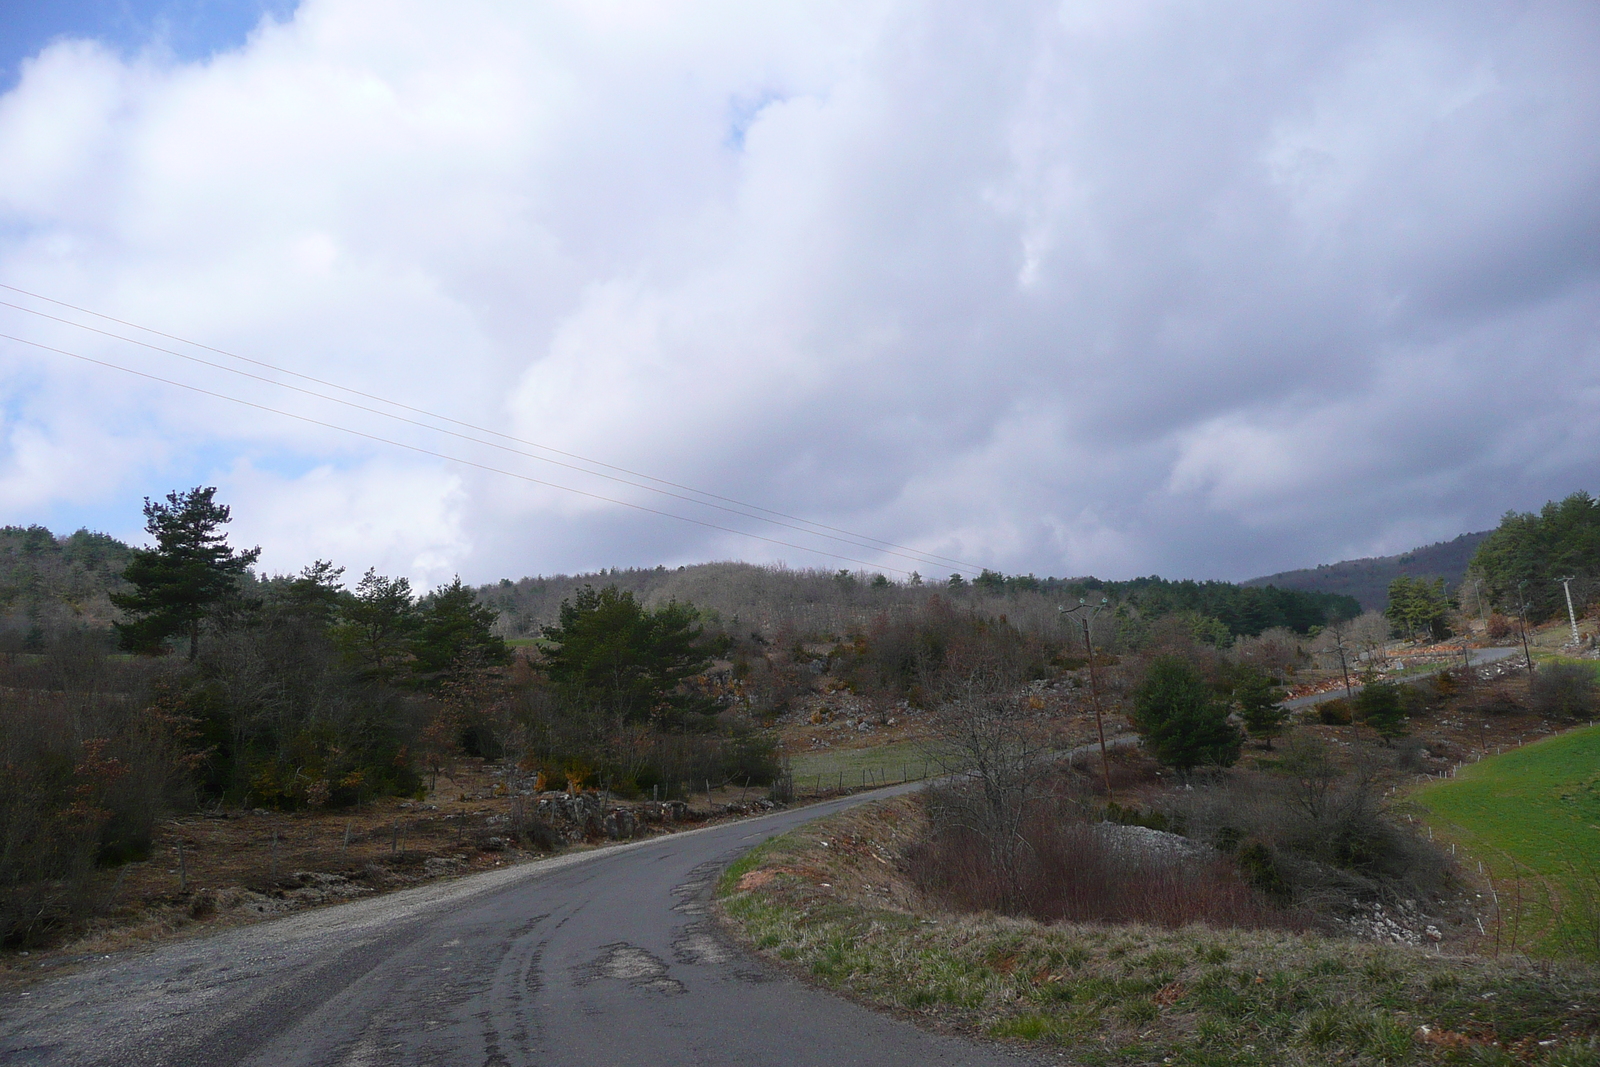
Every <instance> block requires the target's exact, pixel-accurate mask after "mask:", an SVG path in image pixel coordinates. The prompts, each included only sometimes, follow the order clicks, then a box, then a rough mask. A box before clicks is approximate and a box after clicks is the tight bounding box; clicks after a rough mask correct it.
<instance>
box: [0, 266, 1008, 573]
mask: <svg viewBox="0 0 1600 1067" xmlns="http://www.w3.org/2000/svg"><path fill="white" fill-rule="evenodd" d="M0 289H6V290H9V291H11V292H13V293H20V294H22V295H23V296H27V297H31V298H33V299H35V300H43V301H45V302H46V303H50V304H55V305H56V306H58V307H64V308H68V309H70V310H72V311H76V312H79V313H81V314H84V315H93V316H94V317H95V318H98V319H104V320H105V321H107V322H115V323H117V324H118V325H121V326H127V327H130V328H132V329H135V330H141V331H143V332H145V333H149V334H152V335H154V336H156V337H163V338H166V339H167V340H169V341H177V342H179V343H180V344H185V345H189V346H191V347H194V348H198V349H201V350H203V351H206V352H213V353H215V354H217V355H219V356H226V357H228V358H229V359H236V360H239V361H240V362H243V363H249V364H251V365H253V366H257V367H262V368H264V369H266V370H271V371H274V372H276V373H278V374H286V375H289V376H290V377H294V378H299V379H301V380H302V381H308V382H312V383H314V384H316V385H321V386H324V387H326V388H329V389H337V390H339V391H340V392H345V393H349V394H351V395H352V396H359V397H362V398H364V399H367V400H372V401H376V402H377V403H380V404H386V405H388V406H390V407H394V408H398V409H400V410H402V411H410V412H412V413H414V414H418V415H426V416H427V417H428V418H431V419H437V420H439V421H441V422H447V423H450V424H452V425H455V426H462V427H465V428H466V429H469V430H475V431H477V432H478V433H484V434H488V435H490V436H492V437H498V438H500V439H502V440H506V441H513V442H515V443H517V444H521V445H527V446H528V447H530V448H537V449H540V450H541V451H545V452H551V453H554V454H555V455H558V456H565V457H567V458H568V459H575V460H578V461H580V462H582V463H587V464H590V465H591V466H595V467H603V468H605V469H606V470H613V471H617V472H618V473H621V474H626V475H629V476H630V477H634V478H643V479H644V480H645V481H649V482H655V483H656V484H657V485H665V486H670V487H672V488H673V489H680V490H683V491H684V492H687V493H694V494H695V495H697V496H703V497H708V498H710V500H720V501H722V502H724V503H726V504H734V505H737V506H738V507H741V508H746V509H748V511H759V512H762V513H763V514H765V515H772V516H776V517H777V518H779V519H788V520H792V521H793V522H800V523H805V524H806V525H807V526H811V527H815V529H811V530H807V529H800V528H798V527H794V526H790V525H789V524H788V523H786V522H775V521H774V520H773V519H766V518H762V516H760V515H751V514H748V513H747V512H739V511H733V510H732V509H729V508H722V507H719V506H718V505H716V504H712V503H709V502H708V501H705V500H691V499H690V498H686V497H681V496H678V495H677V494H675V493H667V492H665V491H663V490H660V489H655V488H653V487H651V486H641V485H638V483H635V482H629V481H627V480H626V479H621V478H614V477H612V476H611V475H607V474H604V473H601V472H600V471H593V470H586V469H584V468H582V467H574V466H572V465H571V464H566V463H560V462H559V461H557V460H552V459H549V458H548V457H545V456H536V455H531V454H529V453H526V452H521V451H520V450H517V449H508V451H513V452H517V454H519V455H523V456H527V457H528V458H530V459H537V460H539V461H541V462H544V463H553V464H556V465H557V466H563V467H568V468H570V469H573V470H578V471H582V472H583V473H585V474H590V475H593V476H595V477H599V478H609V479H610V480H612V481H618V482H621V483H622V484H625V485H632V486H634V487H635V488H641V489H645V490H646V491H648V492H654V493H661V494H662V495H664V496H671V497H675V498H677V499H680V500H688V501H689V502H691V503H694V504H698V505H700V506H702V507H712V508H718V510H722V511H730V512H731V513H732V514H736V515H742V516H743V517H744V518H749V519H755V520H757V521H758V522H771V523H773V525H776V526H782V527H785V528H786V529H791V530H796V531H797V532H800V533H807V534H811V535H812V536H818V533H817V531H818V530H825V531H828V533H824V534H821V535H820V536H824V537H827V536H829V534H841V535H843V537H842V538H831V539H833V540H845V541H846V543H849V544H854V545H855V546H856V547H858V548H869V549H871V550H873V551H881V548H873V546H881V547H882V548H887V549H892V550H896V551H893V552H891V553H890V554H892V555H899V556H902V558H905V559H914V560H916V561H918V562H923V563H929V564H931V563H934V562H938V563H943V564H949V565H953V566H957V567H962V568H965V569H969V570H982V569H983V568H982V567H980V566H979V565H978V564H975V563H970V562H967V561H965V560H959V559H955V558H952V557H950V556H942V555H939V554H938V553H934V552H923V551H921V550H920V549H915V548H911V547H910V546H907V545H901V544H896V543H895V542H893V541H885V540H883V539H882V538H878V537H872V536H870V535H868V534H862V533H856V532H854V531H852V530H847V529H843V528H841V527H837V526H829V525H827V524H826V523H820V522H816V521H815V520H812V519H807V518H804V517H802V516H799V515H791V514H788V513H787V512H782V511H775V510H773V509H771V508H765V507H762V506H761V505H759V504H751V503H748V502H746V501H742V500H738V499H735V498H733V497H727V496H722V495H720V494H718V493H712V492H709V491H707V490H704V489H696V488H694V487H693V486H690V485H684V484H681V483H679V482H673V481H669V480H667V479H665V478H657V477H655V476H654V475H650V474H645V473H643V472H641V471H636V470H631V469H629V468H627V467H620V466H617V465H616V464H612V463H606V462H604V461H603V460H597V459H591V458H589V457H587V456H582V455H579V454H578V453H576V452H567V451H564V450H562V449H559V448H554V447H552V446H550V445H544V444H540V443H539V442H537V441H529V440H526V439H524V438H520V437H515V436H512V435H511V434H505V433H501V432H500V431H498V430H493V429H490V428H488V427H485V426H479V425H476V424H474V423H470V422H466V421H463V420H461V419H456V418H452V417H450V416H448V415H441V414H439V413H438V412H434V411H429V410H427V409H426V408H419V407H414V406H412V405H410V404H404V403H401V402H400V401H397V400H390V399H388V398H387V397H383V396H379V395H377V394H375V393H367V392H363V391H362V390H360V389H353V388H351V387H349V386H346V385H340V384H339V383H337V382H332V381H328V380H326V379H323V378H317V377H313V376H312V375H309V374H302V373H301V372H299V371H295V370H290V369H288V368H286V367H280V366H277V365H276V364H272V363H268V362H266V361H264V360H259V359H253V358H251V357H249V356H241V355H239V354H238V353H236V352H229V351H227V350H226V349H222V348H215V347H213V346H211V345H206V344H202V343H200V342H199V341H191V340H189V339H188V338H185V337H181V336H179V335H177V334H171V333H164V332H162V331H161V330H157V329H153V328H151V327H149V326H143V325H140V324H139V323H136V322H130V321H129V320H127V319H119V318H117V317H115V316H113V315H107V314H104V313H102V312H99V311H94V310H92V309H90V308H85V307H80V306H78V305H76V304H69V303H67V302H66V301H64V300H57V299H55V298H53V297H48V296H45V295H43V294H41V293H35V292H31V291H29V290H27V289H22V288H19V287H17V286H15V285H7V284H5V283H4V282H0ZM0 304H3V305H4V306H6V307H10V308H15V309H16V310H18V311H22V312H25V313H26V314H30V315H37V316H39V317H41V318H46V319H51V320H52V321H55V322H60V323H63V324H64V325H68V326H73V327H76V328H78V329H81V330H87V331H90V332H92V333H98V334H101V335H103V336H106V337H113V338H116V339H117V340H121V341H127V342H128V343H130V344H137V345H143V346H144V347H146V348H150V349H152V350H154V351H157V352H164V353H166V354H168V355H173V356H177V357H178V358H180V359H188V360H192V361H194V362H198V363H203V364H205V365H207V366H211V367H215V368H217V369H218V370H223V371H226V372H228V373H232V374H241V375H244V376H245V377H251V378H256V379H257V380H258V381H263V382H267V383H268V384H271V385H276V386H278V387H279V388H283V389H295V390H297V391H299V392H308V393H310V395H313V396H321V397H322V399H325V400H328V401H330V402H332V403H338V404H346V405H348V406H351V407H356V408H360V409H361V410H364V411H370V412H372V413H373V414H377V415H380V416H382V417H384V418H392V419H396V420H398V421H402V422H412V420H409V419H404V418H402V417H401V416H398V415H394V414H391V413H389V412H381V411H374V410H373V409H371V408H367V407H365V406H364V405H360V404H354V403H352V402H350V401H346V400H340V399H338V398H336V397H329V396H325V395H323V394H319V393H314V392H310V391H309V390H304V389H299V388H298V387H296V386H291V385H287V384H285V383H283V382H275V381H272V380H271V379H269V378H260V377H258V376H256V375H251V374H248V373H246V372H244V371H240V370H238V369H236V368H232V367H226V366H222V365H221V364H216V363H212V362H210V361H208V360H202V359H198V358H197V357H194V356H190V355H186V354H184V353H181V352H173V351H172V350H171V349H165V348H160V347H158V346H156V345H151V344H149V343H147V342H144V341H139V340H135V339H134V338H130V337H123V336H121V335H120V334H113V333H109V332H107V331H104V330H98V329H95V328H94V327H92V326H87V325H85V324H83V323H79V322H73V321H72V320H70V319H63V318H58V317H56V316H54V315H47V314H45V313H44V312H42V311H38V310H35V309H33V308H27V307H22V306H21V305H18V304H12V303H8V302H4V301H0ZM412 424H413V425H418V426H423V427H424V428H426V429H429V430H433V431H434V432H436V433H451V431H449V430H445V429H442V428H440V427H437V426H427V425H426V424H425V423H416V422H412ZM454 436H461V435H460V434H455V435H454ZM467 440H473V439H472V438H467ZM477 443H479V444H484V445H489V446H490V447H497V448H498V447H504V446H500V445H494V444H493V443H492V442H487V441H479V442H477ZM862 541H868V542H871V543H872V544H871V545H866V544H861V543H860V542H862ZM905 553H912V555H904V554H905Z"/></svg>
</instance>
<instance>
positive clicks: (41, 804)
mask: <svg viewBox="0 0 1600 1067" xmlns="http://www.w3.org/2000/svg"><path fill="white" fill-rule="evenodd" d="M145 516H146V520H147V530H148V531H149V533H150V535H151V538H152V544H151V545H150V546H149V547H146V548H140V549H133V550H131V551H128V550H124V551H123V552H120V553H119V552H117V551H116V550H115V549H116V547H117V546H116V542H114V541H111V539H109V538H102V537H99V536H98V535H92V534H85V533H81V532H80V533H79V534H75V535H73V536H72V537H70V538H66V539H62V540H57V539H55V538H53V537H51V536H50V535H49V534H48V531H41V530H39V529H38V528H33V529H30V530H27V531H20V532H16V531H8V532H7V537H6V538H5V539H3V540H0V545H3V546H4V547H8V548H10V549H13V550H14V551H13V552H12V557H11V571H10V574H11V577H12V578H13V579H15V580H17V581H18V582H19V583H20V586H19V588H16V589H13V590H11V592H10V594H9V601H8V603H9V604H10V605H11V606H12V607H13V608H15V609H16V610H15V611H14V612H13V616H12V620H13V625H12V628H11V631H10V643H9V645H8V646H7V647H9V648H10V649H12V651H10V652H0V694H3V695H0V942H8V943H13V944H15V943H20V942H26V941H30V940H35V939H38V938H40V937H43V936H46V935H47V934H48V933H49V932H50V931H52V930H57V929H60V928H62V927H63V925H64V924H68V923H70V922H71V921H73V920H74V919H75V917H77V916H80V915H82V914H83V913H84V912H85V911H86V910H87V909H90V908H92V906H93V904H94V902H93V901H92V900H91V899H89V895H88V886H89V884H90V882H89V875H90V874H91V873H92V871H93V870H94V868H95V867H96V866H97V865H102V866H103V865H107V864H116V863H120V862H124V861H126V860H130V859H140V858H144V857H145V856H147V855H148V853H149V849H150V844H151V835H152V828H153V826H154V823H155V820H156V819H157V818H158V817H159V816H160V815H161V813H162V812H163V811H170V810H173V809H183V808H188V807H193V806H195V805H213V804H216V805H222V804H229V805H245V806H258V807H271V808H278V809H284V810H298V809H303V808H321V809H327V808H339V807H342V806H346V805H353V804H361V803H363V802H365V801H367V800H369V799H372V798H375V797H380V796H386V795H387V796H394V795H399V796H407V795H415V794H418V793H420V792H421V791H422V790H423V787H424V783H425V781H426V780H427V779H429V778H436V777H437V775H438V774H439V772H440V771H441V770H442V769H444V768H446V767H448V766H449V764H450V763H451V761H453V760H455V759H457V758H460V757H461V756H463V755H466V756H479V757H485V758H490V759H504V760H509V761H513V762H516V763H519V764H520V765H521V766H522V767H523V768H524V769H525V770H526V771H528V772H530V773H531V772H534V771H542V772H544V775H545V779H546V781H547V782H548V783H549V784H550V785H552V786H556V785H564V784H572V785H583V784H591V785H596V786H598V785H606V786H609V787H610V788H611V789H613V790H615V791H618V792H622V793H629V792H633V793H637V792H638V791H639V790H641V789H653V790H654V791H656V792H658V793H662V794H665V795H667V796H672V795H677V794H680V793H681V791H682V790H683V788H684V787H685V785H686V783H693V784H694V785H695V787H696V788H698V787H700V786H701V785H703V784H704V783H706V782H708V781H714V782H717V783H723V782H727V781H730V780H738V781H741V782H743V783H748V784H761V783H764V782H767V781H770V780H771V778H772V777H773V776H774V775H776V774H777V773H778V767H777V763H776V760H775V759H774V758H773V755H772V746H771V743H770V741H769V740H767V739H766V737H765V736H764V735H762V734H760V733H759V732H756V731H753V730H750V729H748V728H742V727H738V726H736V725H734V724H732V723H730V722H728V721H726V720H725V718H724V717H722V715H721V713H722V712H723V711H724V710H725V709H726V707H727V706H728V704H729V701H730V696H729V693H728V692H726V691H717V690H716V687H715V686H714V685H712V684H710V682H709V680H708V679H707V678H706V671H707V668H708V667H710V665H711V662H712V657H713V656H714V655H716V654H719V653H721V652H725V651H728V650H729V648H730V645H731V642H729V640H728V639H727V638H726V637H725V636H724V635H722V634H721V633H720V632H716V633H713V632H708V631H707V630H706V629H705V628H704V627H703V626H702V624H701V623H700V621H699V618H698V613H697V612H696V611H695V609H693V608H691V607H689V606H687V605H679V604H668V605H665V606H662V607H658V608H654V609H646V608H643V607H641V606H640V605H639V604H638V603H637V602H636V601H635V600H634V599H633V597H632V596H631V595H630V594H627V593H625V592H622V591H619V590H617V589H615V588H610V587H608V588H603V589H601V590H599V591H595V590H593V589H586V590H581V591H579V592H578V593H577V594H576V595H574V596H573V597H572V598H571V599H570V600H569V601H568V602H567V603H565V604H564V605H563V606H562V608H561V610H560V613H559V615H560V617H559V622H558V623H557V624H556V625H553V626H550V627H548V628H547V629H546V631H545V635H544V638H543V642H542V648H536V649H529V650H526V653H525V654H524V655H521V656H517V657H514V656H513V653H512V650H511V648H510V647H509V646H508V645H507V643H506V641H505V640H504V638H503V637H502V636H501V635H500V634H499V633H497V632H496V622H497V613H496V611H495V610H494V609H493V608H492V607H490V606H488V605H486V604H484V603H483V602H482V601H481V599H480V598H479V596H478V595H477V594H476V593H475V591H473V590H472V589H470V588H468V587H466V586H464V585H463V584H462V583H461V582H460V581H459V579H458V580H457V581H455V582H453V583H451V584H450V585H448V586H445V587H442V588H439V589H435V590H433V591H431V592H429V593H427V594H426V595H423V596H418V595H417V594H416V593H415V592H414V591H413V590H412V589H411V587H410V585H409V583H408V582H407V581H406V580H405V579H404V578H393V577H388V576H385V575H381V574H378V573H376V572H374V571H370V570H369V571H368V572H367V573H366V574H365V575H364V576H363V577H362V578H361V579H360V581H359V582H357V583H356V586H355V588H354V590H349V589H346V588H345V586H344V584H343V574H344V572H343V569H342V568H340V567H337V566H335V565H333V564H331V563H327V562H323V561H318V562H316V563H314V564H312V565H311V566H309V567H307V568H305V569H304V570H303V571H302V572H301V573H299V574H297V575H290V576H272V577H265V576H259V575H257V574H255V573H254V572H253V571H252V570H251V569H250V568H251V564H253V562H254V560H255V558H256V553H255V550H247V551H239V550H237V549H235V548H233V547H231V546H230V545H229V544H228V541H227V537H226V531H225V527H226V525H227V523H228V521H229V519H230V518H231V516H230V514H229V511H228V508H227V507H226V506H225V505H221V504H219V503H217V502H216V500H215V498H214V490H212V489H209V488H204V487H202V488H196V489H193V490H189V491H186V492H181V493H173V494H170V495H169V496H168V497H167V498H166V499H165V500H164V501H157V502H147V504H146V508H145ZM119 561H120V562H121V563H122V564H123V566H122V567H121V568H120V573H114V571H113V568H115V567H116V565H117V564H118V562H119ZM19 575H20V578H19V577H18V576H19ZM96 582H98V583H99V584H98V586H97V587H96V588H97V590H98V591H97V592H96V591H94V590H89V591H85V589H84V588H83V587H84V586H85V585H86V584H87V585H89V586H95V583H96ZM73 595H77V596H79V597H80V600H81V602H83V603H87V604H89V605H91V606H92V607H95V609H96V611H95V612H90V611H84V612H82V613H79V614H74V613H72V612H70V611H67V610H62V608H63V607H64V606H65V605H66V602H67V598H69V597H70V596H73ZM113 607H115V608H117V609H120V614H118V615H115V616H113V615H112V613H111V610H110V609H111V608H113ZM112 623H114V626H113V625H110V624H112ZM19 630H20V633H19V632H17V631H19Z"/></svg>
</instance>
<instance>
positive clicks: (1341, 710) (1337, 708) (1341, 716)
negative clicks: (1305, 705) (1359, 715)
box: [1317, 697, 1350, 726]
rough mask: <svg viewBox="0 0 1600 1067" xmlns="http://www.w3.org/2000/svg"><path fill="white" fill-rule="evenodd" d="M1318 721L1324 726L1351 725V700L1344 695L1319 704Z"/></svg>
mask: <svg viewBox="0 0 1600 1067" xmlns="http://www.w3.org/2000/svg"><path fill="white" fill-rule="evenodd" d="M1317 721H1318V722H1320V723H1322V725H1324V726H1349V725H1350V702H1349V701H1348V700H1345V699H1344V698H1342V697H1341V698H1339V699H1338V700H1325V701H1323V702H1322V703H1321V704H1318V705H1317Z"/></svg>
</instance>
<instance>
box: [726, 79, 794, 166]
mask: <svg viewBox="0 0 1600 1067" xmlns="http://www.w3.org/2000/svg"><path fill="white" fill-rule="evenodd" d="M787 99H788V97H786V96H784V95H783V94H782V93H779V92H775V91H772V90H767V91H764V92H761V93H757V94H756V95H754V96H735V97H731V98H729V100H728V132H727V136H726V137H724V138H723V143H724V144H725V145H727V146H728V147H729V148H731V149H733V150H734V151H736V152H742V151H744V138H745V135H746V134H747V133H749V132H750V127H751V126H753V125H755V121H756V119H758V118H760V117H761V112H762V111H764V110H766V109H767V107H769V106H770V105H772V104H781V103H782V102H783V101H785V100H787Z"/></svg>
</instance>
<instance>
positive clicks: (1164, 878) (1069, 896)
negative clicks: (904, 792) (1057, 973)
mask: <svg viewBox="0 0 1600 1067" xmlns="http://www.w3.org/2000/svg"><path fill="white" fill-rule="evenodd" d="M947 810H948V809H947V805H946V804H945V803H942V801H941V798H940V797H939V795H938V794H937V793H932V794H930V797H929V815H930V819H931V821H932V823H933V830H932V833H931V835H930V837H929V838H928V839H927V840H925V841H923V842H921V843H919V844H917V845H915V846H913V847H912V848H911V849H910V850H909V852H908V856H907V859H908V862H909V868H910V875H911V878H912V881H913V882H914V883H915V884H916V886H917V887H918V889H919V890H921V891H922V892H923V893H925V894H927V895H928V896H929V897H931V898H933V899H934V900H936V901H938V902H939V903H941V904H943V905H945V906H946V907H950V908H954V909H958V910H961V911H974V912H978V911H991V912H1001V913H1009V914H1018V915H1026V916H1029V917H1032V918H1035V919H1038V920H1040V921H1042V922H1061V921H1065V922H1111V923H1148V924H1151V925H1155V926H1165V927H1171V928H1176V927H1181V926H1186V925H1188V924H1190V923H1195V922H1203V923H1208V924H1210V925H1213V926H1234V927H1246V928H1252V929H1256V928H1267V927H1273V928H1283V929H1301V928H1304V927H1306V926H1307V925H1308V923H1309V920H1308V919H1307V918H1306V917H1305V916H1303V915H1300V914H1299V913H1296V912H1292V911H1287V910H1285V909H1283V908H1281V907H1278V906H1277V905H1275V904H1273V903H1272V902H1271V901H1270V900H1268V899H1267V898H1266V897H1265V896H1263V895H1262V893H1260V892H1258V891H1257V890H1256V889H1255V888H1253V887H1252V886H1251V884H1250V883H1249V882H1248V881H1247V880H1246V878H1245V877H1244V876H1242V875H1241V874H1240V871H1239V868H1238V867H1237V866H1236V865H1235V864H1234V863H1233V862H1231V861H1230V860H1228V859H1227V858H1225V857H1223V856H1220V855H1217V854H1215V853H1209V852H1208V850H1205V851H1203V850H1200V849H1196V848H1194V847H1192V846H1187V845H1186V844H1185V843H1184V842H1183V841H1182V840H1181V839H1179V838H1177V837H1175V836H1174V837H1171V838H1166V839H1162V838H1154V840H1152V838H1153V835H1151V834H1150V833H1149V832H1148V831H1142V830H1139V829H1135V828H1131V827H1123V826H1121V825H1119V824H1117V823H1109V822H1107V823H1092V822H1088V821H1086V820H1083V819H1078V818H1072V817H1070V816H1068V817H1063V814H1064V812H1063V811H1062V810H1061V809H1059V808H1056V809H1047V808H1041V809H1040V810H1038V811H1036V812H1035V813H1034V814H1033V816H1032V817H1031V818H1029V819H1028V820H1027V821H1026V822H1025V823H1024V824H1023V826H1022V838H1023V840H1024V841H1025V842H1026V845H1027V847H1026V848H1025V849H1023V850H1022V855H1024V856H1025V857H1026V859H1025V862H1024V864H1023V866H1022V869H1021V870H1020V872H1016V874H1013V873H1011V872H1007V871H1004V870H1002V869H1001V865H1000V864H998V863H996V862H995V860H994V851H993V850H992V849H990V848H989V847H988V846H987V845H986V844H985V842H984V841H983V840H982V838H981V837H980V836H979V835H978V834H977V833H976V832H974V831H973V830H972V829H970V828H969V827H966V826H963V825H961V824H960V823H959V822H957V821H955V820H952V819H950V818H948V815H947ZM1174 846H1176V847H1174ZM1017 874H1019V875H1020V878H1018V877H1017V876H1016V875H1017ZM1014 883H1015V884H1014Z"/></svg>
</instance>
